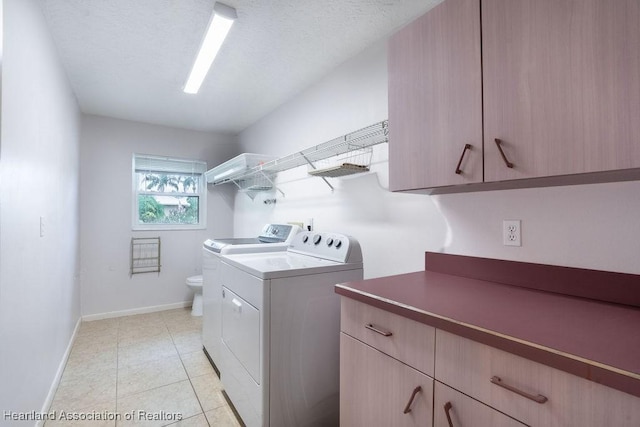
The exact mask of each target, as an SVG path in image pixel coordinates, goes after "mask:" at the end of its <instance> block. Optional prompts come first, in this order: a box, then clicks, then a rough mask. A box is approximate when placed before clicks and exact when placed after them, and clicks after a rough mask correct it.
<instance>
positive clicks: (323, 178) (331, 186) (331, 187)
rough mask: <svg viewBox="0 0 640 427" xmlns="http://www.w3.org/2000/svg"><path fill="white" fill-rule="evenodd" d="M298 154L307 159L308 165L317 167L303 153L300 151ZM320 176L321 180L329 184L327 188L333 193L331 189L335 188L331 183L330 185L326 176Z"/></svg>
mask: <svg viewBox="0 0 640 427" xmlns="http://www.w3.org/2000/svg"><path fill="white" fill-rule="evenodd" d="M300 155H301V156H302V158H303V159H305V160H306V161H307V163H309V165H310V166H311V167H312V168H313V169H317V168H316V166H315V165H314V164H313V162H311V161H310V160H309V159H307V156H305V155H304V153H303V152H302V151H301V152H300ZM320 178H322V180H323V181H324V182H325V183H326V184H327V185H328V186H329V188H330V189H331V192H332V193H333V191H334V190H335V188H333V185H331V184H330V183H329V181H327V178H325V177H324V176H321V177H320Z"/></svg>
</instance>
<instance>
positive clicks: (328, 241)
mask: <svg viewBox="0 0 640 427" xmlns="http://www.w3.org/2000/svg"><path fill="white" fill-rule="evenodd" d="M331 245H333V239H332V238H331V237H329V238H328V239H327V246H329V247H331Z"/></svg>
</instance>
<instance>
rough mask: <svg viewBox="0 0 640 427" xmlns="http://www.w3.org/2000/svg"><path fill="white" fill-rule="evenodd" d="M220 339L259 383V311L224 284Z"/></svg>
mask: <svg viewBox="0 0 640 427" xmlns="http://www.w3.org/2000/svg"><path fill="white" fill-rule="evenodd" d="M222 340H223V341H224V342H225V344H226V345H227V347H228V348H229V350H231V352H232V353H233V355H234V356H235V357H236V358H237V359H238V361H240V363H242V366H244V368H245V369H246V370H247V372H248V373H249V375H251V377H252V378H253V379H254V381H255V382H256V383H258V384H260V311H259V310H258V309H257V308H255V307H254V306H252V305H251V304H249V303H248V302H247V301H245V300H244V299H242V298H241V297H240V296H238V295H237V294H235V293H234V292H233V291H231V290H229V289H228V288H227V287H224V286H223V287H222Z"/></svg>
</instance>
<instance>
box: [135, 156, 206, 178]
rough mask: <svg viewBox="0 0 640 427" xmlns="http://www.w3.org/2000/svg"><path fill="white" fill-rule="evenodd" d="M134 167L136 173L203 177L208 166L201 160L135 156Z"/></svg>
mask: <svg viewBox="0 0 640 427" xmlns="http://www.w3.org/2000/svg"><path fill="white" fill-rule="evenodd" d="M133 167H134V170H135V171H136V172H152V173H153V172H155V173H169V172H170V173H177V174H192V175H202V174H203V173H205V172H206V171H207V164H206V163H205V162H201V161H199V160H187V159H176V158H170V157H159V156H149V155H145V154H134V155H133Z"/></svg>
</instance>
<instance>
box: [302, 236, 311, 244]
mask: <svg viewBox="0 0 640 427" xmlns="http://www.w3.org/2000/svg"><path fill="white" fill-rule="evenodd" d="M308 241H309V236H308V235H306V234H305V235H304V236H302V243H307V242H308Z"/></svg>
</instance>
